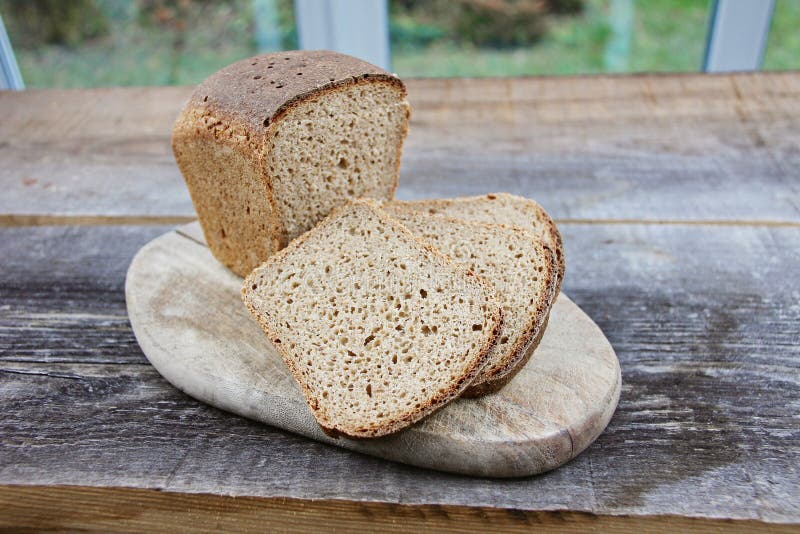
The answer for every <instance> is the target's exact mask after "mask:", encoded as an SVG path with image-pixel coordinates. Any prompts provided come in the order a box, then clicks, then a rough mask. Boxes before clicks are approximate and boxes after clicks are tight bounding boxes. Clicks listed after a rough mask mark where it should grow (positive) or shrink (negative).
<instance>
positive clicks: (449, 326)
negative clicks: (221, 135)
mask: <svg viewBox="0 0 800 534" xmlns="http://www.w3.org/2000/svg"><path fill="white" fill-rule="evenodd" d="M242 294H243V300H244V303H245V304H246V306H247V308H248V309H249V310H250V312H251V313H252V315H253V316H254V317H255V319H256V320H257V321H258V323H259V324H260V325H261V327H262V328H263V330H264V331H265V332H266V334H267V336H268V337H269V338H270V339H271V340H272V342H273V344H274V345H275V347H276V348H277V350H278V352H279V353H280V354H281V356H282V357H283V359H284V361H285V362H286V364H287V365H288V367H289V368H290V369H291V372H292V374H293V375H294V377H295V379H296V380H297V382H298V384H299V385H300V388H301V390H302V392H303V394H304V395H305V398H306V402H307V403H308V405H309V407H310V408H311V412H312V413H313V414H314V417H315V418H316V420H317V422H318V423H319V425H320V426H321V427H322V428H323V429H324V430H325V431H326V432H328V433H330V434H333V435H336V434H343V435H347V436H353V437H374V436H382V435H385V434H389V433H392V432H395V431H397V430H400V429H402V428H404V427H406V426H408V425H410V424H412V423H414V422H415V421H418V420H419V419H421V418H423V417H425V416H426V415H428V414H429V413H431V412H432V411H434V410H436V409H437V408H438V407H440V406H442V405H444V404H446V403H447V402H449V401H450V400H452V399H454V398H456V397H458V396H459V395H460V394H461V392H462V391H463V390H464V389H465V388H466V387H467V386H468V385H469V384H470V383H471V382H472V381H473V380H474V378H475V377H476V376H477V374H478V373H479V372H480V370H481V369H482V368H483V366H484V364H485V363H486V361H487V358H488V355H489V351H490V350H491V348H492V346H493V345H494V342H495V339H496V337H497V332H498V331H499V329H500V325H501V323H502V320H501V317H502V311H501V309H500V307H499V305H498V304H497V302H496V301H495V300H494V298H493V296H492V294H491V290H490V288H489V287H488V285H487V284H486V283H485V282H484V281H482V280H481V279H480V278H478V277H477V276H475V275H474V274H472V273H470V272H468V271H466V270H465V269H463V268H462V267H459V266H457V265H455V264H454V263H452V262H451V261H450V260H448V259H447V258H446V257H445V256H443V255H441V254H440V253H439V252H437V251H435V250H434V249H433V248H431V247H430V246H429V245H427V244H424V243H423V242H421V241H420V240H419V239H417V238H415V237H414V236H413V235H412V234H411V233H409V231H408V230H407V229H406V228H404V227H403V226H402V225H400V224H399V223H397V222H396V221H395V220H394V219H392V218H390V217H389V216H388V215H387V214H386V213H384V212H382V211H380V210H377V209H375V208H374V207H373V206H372V205H370V204H368V203H366V202H363V201H356V202H354V203H352V204H349V205H347V206H344V207H341V208H339V209H336V210H334V212H333V213H332V214H331V215H330V216H329V217H328V218H327V219H325V220H324V221H323V222H322V223H320V224H319V225H318V226H317V227H316V228H314V229H312V230H311V231H309V232H308V233H306V234H304V235H303V236H301V237H299V238H298V239H296V240H294V241H293V242H292V243H291V244H290V245H289V246H288V247H286V248H285V249H284V250H282V251H280V252H279V253H277V254H275V255H274V256H272V257H270V258H269V259H268V260H267V261H266V262H265V263H264V264H263V265H261V266H260V267H258V268H256V269H255V270H254V271H253V272H252V273H251V274H250V275H249V276H248V277H247V279H246V280H245V282H244V286H243V288H242Z"/></svg>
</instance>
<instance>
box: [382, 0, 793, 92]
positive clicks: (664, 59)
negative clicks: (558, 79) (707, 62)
mask: <svg viewBox="0 0 800 534" xmlns="http://www.w3.org/2000/svg"><path fill="white" fill-rule="evenodd" d="M610 6H611V2H610V0H588V1H587V6H586V10H585V12H584V13H583V14H581V15H578V16H573V17H551V19H550V21H549V32H548V34H547V35H546V36H545V38H544V39H542V41H540V42H538V43H536V44H535V45H533V46H530V47H528V48H518V49H514V50H496V49H480V48H475V47H472V46H469V45H459V44H458V43H455V42H452V41H443V42H439V43H436V44H434V45H432V46H429V47H425V48H418V49H407V48H401V49H396V50H395V53H394V55H393V64H392V68H393V70H394V71H395V72H397V73H398V74H399V75H400V76H424V77H429V76H519V75H538V74H596V73H602V72H607V71H608V70H610V69H609V68H608V67H609V66H608V65H607V64H606V59H605V57H606V54H605V50H606V46H607V45H608V44H609V40H610V39H612V38H613V30H612V26H611V24H610V20H609V15H610V13H609V12H610ZM708 8H709V2H708V1H707V0H659V1H657V2H655V1H652V0H638V1H635V2H633V19H632V27H631V38H630V53H629V55H628V57H627V58H625V59H624V60H623V64H624V65H625V68H624V69H623V70H624V71H627V72H645V71H649V72H682V71H697V70H699V69H700V67H701V65H702V61H703V52H704V50H705V36H706V30H707V26H708V21H707V18H708V11H709V9H708ZM798 49H800V46H799V47H798Z"/></svg>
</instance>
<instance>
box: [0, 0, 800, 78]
mask: <svg viewBox="0 0 800 534" xmlns="http://www.w3.org/2000/svg"><path fill="white" fill-rule="evenodd" d="M619 5H623V6H625V5H627V6H628V12H625V13H622V14H620V13H619V12H618V11H616V10H617V8H618V7H619ZM710 5H711V0H657V1H654V0H632V1H630V2H628V1H626V0H623V2H622V3H620V2H616V0H390V3H389V6H390V35H391V41H392V43H391V44H392V61H393V65H392V67H393V70H394V71H395V72H397V73H398V74H400V75H401V76H518V75H537V74H593V73H602V72H643V71H647V72H675V71H697V70H699V69H700V66H701V64H702V58H703V53H704V50H705V40H706V33H707V30H708V16H709V11H710V9H709V8H710ZM0 14H2V15H3V18H4V20H5V23H6V27H7V29H8V32H9V35H10V38H11V42H12V45H13V46H14V49H15V52H16V55H17V60H18V62H19V64H20V69H21V71H22V74H23V78H24V79H25V82H26V84H27V85H28V86H29V87H92V86H109V85H173V84H196V83H198V82H199V81H201V80H202V79H203V78H205V77H206V76H208V75H209V74H210V73H212V72H214V71H215V70H217V69H219V68H220V67H222V66H224V65H227V64H229V63H232V62H233V61H236V60H238V59H241V58H244V57H248V56H251V55H253V54H256V53H259V52H261V51H271V50H280V49H292V48H297V29H296V25H295V20H294V12H293V2H292V0H0ZM620 17H623V18H626V20H628V23H627V24H624V25H620V24H619V23H618V22H619V19H620ZM798 27H800V1H798V0H777V1H776V9H775V15H774V17H773V23H772V31H771V33H770V37H769V45H768V48H767V53H766V57H765V62H764V68H765V69H787V68H800V31H798V30H797V28H798Z"/></svg>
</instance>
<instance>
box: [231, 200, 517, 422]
mask: <svg viewBox="0 0 800 534" xmlns="http://www.w3.org/2000/svg"><path fill="white" fill-rule="evenodd" d="M353 205H355V206H363V207H366V208H367V209H369V210H370V211H371V212H372V213H374V214H375V215H376V216H377V217H378V218H379V219H380V220H381V222H384V223H386V224H387V225H390V226H393V227H394V228H396V229H397V230H399V231H400V233H402V234H405V235H406V236H407V237H408V238H409V239H410V240H411V241H412V242H414V243H416V244H417V245H419V246H420V248H421V249H423V250H425V251H427V252H428V253H429V254H431V255H432V256H434V257H436V258H438V259H439V260H440V261H442V262H443V263H445V264H446V265H448V266H450V267H452V268H453V269H455V270H456V271H461V272H462V273H463V274H464V276H466V277H470V278H472V279H474V280H475V281H476V282H477V283H478V285H480V286H481V288H482V289H483V291H484V293H485V295H486V297H487V301H488V302H489V304H493V307H494V308H495V312H494V313H493V314H492V315H491V316H490V323H493V324H490V325H487V326H490V328H489V329H487V330H488V335H487V338H486V344H485V346H484V347H483V349H482V350H481V352H480V353H479V354H478V356H477V357H476V358H475V362H474V364H473V365H472V366H471V367H470V368H469V369H468V371H467V372H466V373H465V374H464V375H463V376H461V377H460V378H459V379H458V380H457V381H456V382H455V383H454V384H453V386H452V387H451V388H450V389H447V390H444V391H442V392H440V393H439V394H438V395H436V396H434V397H432V398H431V399H430V400H429V401H428V403H427V404H425V405H423V406H421V407H420V408H418V409H416V410H414V411H412V412H408V413H406V414H404V415H403V416H401V417H399V418H398V419H395V420H394V421H386V422H382V423H381V424H380V426H373V427H370V428H360V429H355V430H349V431H346V430H343V429H338V428H336V427H335V426H333V425H330V424H327V423H329V422H328V421H327V420H324V421H321V420H320V419H319V418H318V415H317V410H318V400H317V398H316V396H315V395H314V393H313V392H312V391H311V389H310V388H309V387H308V384H306V383H305V381H304V380H303V376H302V374H301V372H300V370H299V369H298V368H297V366H296V365H295V363H294V360H293V359H292V358H291V357H290V356H289V354H288V353H287V352H286V350H285V349H284V347H283V345H282V344H281V343H280V342H279V341H278V342H276V340H277V339H278V336H277V334H276V333H275V332H273V331H272V330H271V328H270V326H269V325H268V324H266V323H265V322H264V321H262V320H261V319H260V318H259V317H258V314H257V312H256V310H255V308H254V307H253V306H252V305H251V304H250V303H249V302H248V299H247V298H246V297H247V293H248V291H249V290H250V287H251V286H252V285H253V281H252V277H253V276H254V275H255V274H256V272H257V270H258V269H256V270H254V271H253V272H252V273H251V274H250V276H248V277H247V279H245V281H244V283H243V285H242V300H243V301H244V304H245V306H247V309H248V310H249V311H250V313H251V315H252V316H253V317H254V318H255V319H256V321H257V322H258V324H259V326H261V328H262V330H264V332H265V333H266V334H267V337H268V338H269V339H270V341H271V342H272V344H273V346H274V347H275V349H276V350H277V352H278V354H280V356H281V358H282V359H283V361H284V363H285V364H286V365H287V367H289V370H290V371H291V373H292V375H293V376H294V378H295V380H296V381H297V383H298V384H299V385H300V389H301V390H302V392H303V396H304V397H305V399H306V403H307V404H308V406H309V408H310V409H311V412H312V414H313V415H314V418H315V419H316V421H317V424H319V426H320V428H321V429H322V431H323V432H325V434H327V435H329V436H331V437H338V436H348V437H353V438H372V437H380V436H385V435H388V434H392V433H394V432H397V431H399V430H402V429H403V428H405V427H407V426H409V425H411V424H413V423H415V422H417V421H419V420H420V419H422V418H424V417H427V416H428V415H430V414H431V413H433V412H434V411H436V410H437V409H439V408H441V407H442V406H444V405H445V404H447V403H448V402H450V401H451V400H453V399H456V398H458V397H459V396H460V395H461V393H462V392H463V391H464V389H466V388H467V387H468V386H469V384H470V383H471V382H472V381H473V380H474V379H475V377H476V376H477V375H478V373H479V372H480V371H481V370H482V369H483V366H484V365H485V364H486V362H487V360H488V357H489V351H490V350H491V349H492V347H493V346H494V344H495V342H496V341H497V336H498V335H499V332H500V327H501V325H502V317H503V311H502V309H501V308H500V306H499V305H497V304H496V303H495V302H494V299H493V296H492V291H491V289H490V287H489V286H488V284H487V283H486V281H485V280H483V279H482V278H480V277H478V276H476V275H474V274H473V273H472V272H470V271H466V270H464V269H463V268H461V267H460V266H458V265H456V264H454V263H453V262H452V261H451V260H450V259H449V258H448V257H447V256H445V255H443V254H442V253H440V252H439V251H438V250H436V249H434V248H433V247H431V246H430V245H428V244H427V243H425V242H424V241H422V240H420V239H418V238H417V237H416V236H414V235H413V234H412V233H411V232H409V231H408V229H406V228H405V227H404V226H403V225H402V224H400V223H398V222H397V221H395V220H394V219H392V218H391V217H389V215H387V214H386V213H385V212H383V211H381V210H379V209H377V208H376V207H375V204H374V203H372V202H370V201H365V200H356V201H353V202H351V203H349V204H346V205H344V206H340V207H339V208H336V209H334V210H333V211H332V212H331V213H330V215H328V217H327V218H325V219H324V220H323V221H322V222H320V223H319V224H318V225H317V226H316V227H315V228H314V229H312V230H310V231H309V232H306V233H305V234H303V235H301V236H300V237H298V238H297V239H295V240H294V241H292V242H291V243H290V244H289V246H288V247H286V248H284V249H282V250H281V251H279V252H278V253H276V254H274V255H272V256H270V258H269V259H267V261H265V262H264V263H263V264H262V265H261V267H259V269H260V268H263V267H264V266H266V265H269V264H274V263H277V262H279V261H281V260H282V259H283V258H284V257H285V256H286V255H287V254H289V252H291V251H292V250H294V249H296V248H297V247H299V246H300V245H302V243H303V242H304V241H305V240H306V239H308V238H309V237H310V236H313V235H315V234H317V233H319V232H321V231H322V230H323V229H324V228H325V227H326V226H328V225H329V224H331V222H332V221H333V220H335V218H336V217H338V216H339V214H340V212H342V211H343V210H345V209H348V207H349V206H353Z"/></svg>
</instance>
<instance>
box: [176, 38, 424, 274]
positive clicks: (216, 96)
mask: <svg viewBox="0 0 800 534" xmlns="http://www.w3.org/2000/svg"><path fill="white" fill-rule="evenodd" d="M409 115H410V108H409V105H408V103H407V101H406V90H405V86H404V85H403V83H402V82H401V81H400V79H398V78H397V77H396V76H394V75H392V74H390V73H388V72H385V71H383V70H381V69H379V68H378V67H375V66H373V65H370V64H369V63H366V62H364V61H361V60H359V59H356V58H353V57H350V56H346V55H343V54H338V53H335V52H328V51H314V52H309V51H292V52H281V53H279V54H269V55H262V56H256V57H253V58H250V59H246V60H242V61H239V62H237V63H234V64H232V65H230V66H228V67H226V68H224V69H222V70H220V71H218V72H217V73H215V74H213V75H212V76H211V77H209V78H208V79H207V80H205V81H204V82H203V83H201V84H200V85H199V86H198V87H197V89H196V90H195V91H194V93H193V94H192V96H191V98H190V99H189V102H188V103H187V105H186V107H185V108H184V109H183V111H182V113H181V114H180V116H179V117H178V119H177V121H176V122H175V126H174V129H173V137H172V147H173V151H174V153H175V158H176V160H177V162H178V166H179V168H180V170H181V173H182V174H183V177H184V179H185V180H186V184H187V186H188V188H189V192H190V194H191V197H192V202H193V203H194V206H195V209H196V210H197V214H198V217H199V219H200V224H201V225H202V227H203V232H204V233H205V237H206V241H207V242H208V245H209V247H210V248H211V251H212V252H213V254H214V256H215V257H216V258H217V259H218V260H220V261H221V262H222V263H223V264H225V265H226V266H227V267H228V268H230V269H231V270H232V271H233V272H235V273H237V274H239V275H240V276H245V275H246V274H247V273H249V272H250V271H251V270H252V269H253V268H254V267H256V266H257V265H259V264H260V263H261V262H263V261H264V260H265V259H267V258H268V257H269V256H270V255H271V254H273V253H275V252H276V251H277V250H279V249H281V248H282V247H284V246H286V245H287V244H288V243H289V241H291V240H292V239H294V238H295V237H297V236H299V235H300V234H302V233H303V232H305V231H306V230H309V229H310V228H312V227H313V226H314V225H315V224H316V223H318V222H319V221H320V220H321V219H323V218H324V217H325V216H327V215H328V213H329V212H330V211H331V210H332V209H333V208H334V207H336V206H339V205H341V204H343V203H345V202H347V201H348V200H349V199H352V198H355V197H368V198H377V199H391V198H393V196H394V192H395V189H396V187H397V177H398V170H399V166H400V154H401V151H402V145H403V141H404V139H405V136H406V133H407V131H408V120H409Z"/></svg>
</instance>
